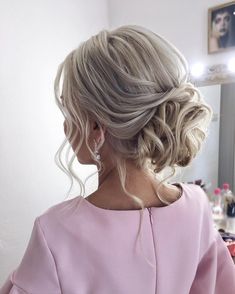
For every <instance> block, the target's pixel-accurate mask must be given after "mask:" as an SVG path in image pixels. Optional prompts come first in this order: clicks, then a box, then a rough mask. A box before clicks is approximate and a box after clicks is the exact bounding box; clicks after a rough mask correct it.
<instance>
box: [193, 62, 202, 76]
mask: <svg viewBox="0 0 235 294" xmlns="http://www.w3.org/2000/svg"><path fill="white" fill-rule="evenodd" d="M204 70H205V67H204V65H203V64H202V63H195V64H194V65H192V66H191V75H192V76H194V77H200V76H201V75H203V73H204Z"/></svg>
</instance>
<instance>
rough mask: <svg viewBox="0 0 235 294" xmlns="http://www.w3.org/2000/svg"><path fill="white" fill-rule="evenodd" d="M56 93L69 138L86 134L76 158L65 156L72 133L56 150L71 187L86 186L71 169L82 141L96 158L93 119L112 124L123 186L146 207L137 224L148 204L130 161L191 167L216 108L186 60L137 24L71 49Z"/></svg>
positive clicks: (156, 166)
mask: <svg viewBox="0 0 235 294" xmlns="http://www.w3.org/2000/svg"><path fill="white" fill-rule="evenodd" d="M62 74H63V90H62V94H61V91H60V80H61V76H62ZM61 95H63V98H64V100H63V105H62V103H61V101H60V96H61ZM55 96H56V100H57V102H58V105H59V107H60V109H61V111H62V113H63V114H64V116H65V120H66V123H67V127H68V136H67V137H71V144H72V142H74V141H75V139H76V135H77V132H79V135H80V137H81V140H80V142H79V144H78V146H77V147H76V150H75V151H74V154H73V157H72V158H71V160H68V157H67V160H66V161H67V166H65V165H64V164H63V163H62V160H61V152H62V150H63V148H64V146H65V144H66V142H67V138H66V139H65V141H64V142H63V144H62V145H61V147H60V149H59V150H58V152H57V162H59V163H60V167H61V168H62V169H63V170H64V171H65V172H66V173H67V174H68V175H69V176H70V178H71V185H72V183H73V178H74V179H76V180H77V181H78V182H79V184H80V187H81V191H84V189H85V188H84V186H83V183H82V182H81V180H80V179H79V177H78V176H77V175H76V173H75V172H74V171H73V169H72V163H73V161H74V159H75V157H76V153H77V152H78V150H79V149H80V147H81V144H82V142H83V141H84V140H85V141H86V144H87V147H88V149H89V150H90V153H91V156H92V158H94V160H95V154H94V152H93V151H92V148H91V146H89V145H88V136H89V130H90V124H89V121H90V118H93V119H95V120H96V121H97V122H98V123H100V124H101V125H104V126H105V127H106V129H107V133H106V141H107V142H108V144H109V145H110V146H111V148H112V149H113V150H114V153H115V154H116V159H115V160H116V164H117V170H118V173H119V176H120V180H121V185H122V188H123V190H124V191H125V192H126V194H127V195H128V196H129V197H131V198H132V199H133V200H134V201H135V202H136V203H137V204H138V205H140V206H141V210H140V212H141V220H140V228H141V223H142V213H143V209H144V206H143V202H142V200H141V199H140V198H138V197H137V195H132V194H131V193H129V192H128V191H127V190H126V188H125V181H126V168H125V167H126V165H125V163H126V160H131V161H132V162H134V163H135V165H136V166H137V167H139V168H141V169H150V170H152V171H153V172H155V173H159V172H160V171H162V170H163V169H164V168H165V167H172V168H173V169H174V167H175V166H181V167H183V166H187V165H188V164H189V163H190V162H191V161H192V159H193V158H194V157H195V156H196V154H197V153H198V151H199V150H200V148H201V144H202V142H203V140H204V139H205V137H206V130H207V126H208V124H209V122H210V120H211V114H212V111H211V108H210V107H209V106H208V105H207V104H206V103H205V102H204V101H203V98H202V97H201V95H200V92H199V91H198V90H197V89H196V88H195V87H194V86H193V85H192V84H191V83H189V82H188V66H187V62H186V61H185V59H184V57H183V56H182V55H181V54H180V52H179V51H178V50H177V49H176V48H175V47H174V46H173V45H172V44H170V43H169V42H167V41H166V40H165V39H164V38H162V37H161V36H159V35H157V34H155V33H153V32H151V31H149V30H147V29H145V28H142V27H137V26H123V27H120V28H117V29H115V30H113V31H107V30H103V31H101V32H100V33H99V34H97V35H95V36H93V37H91V38H90V39H88V40H87V41H86V42H83V43H82V44H81V45H80V46H79V47H78V48H77V49H76V50H73V51H72V52H71V53H70V54H69V55H68V56H67V57H66V59H65V61H64V62H63V63H62V64H61V65H60V66H59V69H58V73H57V76H56V79H55ZM67 155H68V152H67ZM98 163H99V162H98V161H97V164H98ZM98 170H99V171H100V170H101V166H98ZM160 199H161V198H160ZM162 201H163V202H164V199H162ZM165 202H166V201H165ZM168 204H169V203H168ZM139 232H140V230H139ZM138 235H139V234H138Z"/></svg>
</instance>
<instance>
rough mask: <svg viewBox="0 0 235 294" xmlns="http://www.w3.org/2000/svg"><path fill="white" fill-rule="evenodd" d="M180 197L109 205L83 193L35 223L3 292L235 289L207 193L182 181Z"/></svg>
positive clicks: (161, 293) (180, 293) (209, 292)
mask: <svg viewBox="0 0 235 294" xmlns="http://www.w3.org/2000/svg"><path fill="white" fill-rule="evenodd" d="M181 186H182V188H183V194H182V196H181V198H180V199H179V200H177V201H176V202H174V203H172V204H171V205H169V206H165V207H151V208H150V209H148V208H145V210H144V213H143V224H142V234H141V239H142V248H143V250H144V254H145V256H146V257H147V258H148V260H150V261H151V263H153V264H154V266H151V265H150V264H148V263H147V262H146V260H145V258H144V256H143V253H142V251H141V249H140V245H139V244H140V243H139V241H138V242H136V237H137V233H138V228H139V220H140V211H139V210H107V209H102V208H99V207H96V206H94V205H93V204H91V203H90V202H88V201H87V200H86V199H84V198H83V197H81V196H78V197H76V198H74V199H70V200H67V201H64V202H62V203H60V204H57V205H55V206H53V207H51V208H50V209H48V210H47V211H46V212H44V213H43V214H42V215H41V216H39V217H37V218H36V220H35V222H34V227H33V231H32V235H31V238H30V241H29V244H28V247H27V249H26V252H25V254H24V256H23V259H22V261H21V263H20V265H19V266H18V268H17V269H16V270H15V271H13V272H12V273H11V274H10V276H9V278H8V279H7V281H6V282H5V284H4V285H3V287H2V288H1V289H0V294H9V293H10V294H25V293H31V294H59V293H64V294H144V293H146V294H154V293H157V294H174V293H176V294H222V293H223V294H234V293H235V266H234V263H233V261H232V258H231V256H230V254H229V251H228V249H227V248H226V246H225V244H224V242H223V240H222V238H221V237H220V235H219V233H218V232H217V231H216V230H215V229H214V227H213V221H212V217H211V211H210V206H209V202H208V199H207V196H206V194H205V193H204V192H203V190H202V189H201V188H200V187H198V186H196V185H191V184H181Z"/></svg>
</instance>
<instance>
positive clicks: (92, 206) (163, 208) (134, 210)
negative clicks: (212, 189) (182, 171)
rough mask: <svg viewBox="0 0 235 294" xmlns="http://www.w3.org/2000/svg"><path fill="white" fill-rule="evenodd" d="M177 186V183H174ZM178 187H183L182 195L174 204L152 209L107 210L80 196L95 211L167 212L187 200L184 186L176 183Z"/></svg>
mask: <svg viewBox="0 0 235 294" xmlns="http://www.w3.org/2000/svg"><path fill="white" fill-rule="evenodd" d="M174 184H175V183H174ZM176 184H177V185H179V186H180V187H181V195H180V197H179V198H177V199H176V200H175V201H174V202H172V203H171V204H169V205H166V206H151V207H144V209H141V208H140V209H107V208H102V207H98V206H96V205H94V204H92V203H91V202H89V201H88V200H87V199H86V198H84V197H83V196H80V197H81V198H82V202H85V203H86V205H87V206H90V207H91V208H93V209H94V210H97V211H98V210H100V211H104V212H106V211H107V212H120V213H121V212H141V211H143V212H144V211H146V210H147V209H148V210H149V209H156V210H167V208H168V209H169V207H173V206H177V205H180V203H181V202H182V201H183V199H184V198H185V189H184V184H182V183H176Z"/></svg>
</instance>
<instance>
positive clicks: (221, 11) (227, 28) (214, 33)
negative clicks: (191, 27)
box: [208, 1, 235, 54]
mask: <svg viewBox="0 0 235 294" xmlns="http://www.w3.org/2000/svg"><path fill="white" fill-rule="evenodd" d="M230 50H235V1H231V2H228V3H224V4H222V5H218V6H214V7H211V8H209V9H208V54H212V53H217V52H224V51H230Z"/></svg>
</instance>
